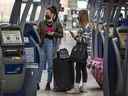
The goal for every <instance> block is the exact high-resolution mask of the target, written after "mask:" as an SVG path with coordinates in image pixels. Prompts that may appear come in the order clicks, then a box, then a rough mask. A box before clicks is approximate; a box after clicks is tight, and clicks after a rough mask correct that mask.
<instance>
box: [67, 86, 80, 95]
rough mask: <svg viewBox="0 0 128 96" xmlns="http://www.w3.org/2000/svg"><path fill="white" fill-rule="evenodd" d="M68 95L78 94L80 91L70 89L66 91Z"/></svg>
mask: <svg viewBox="0 0 128 96" xmlns="http://www.w3.org/2000/svg"><path fill="white" fill-rule="evenodd" d="M66 93H68V94H80V89H79V87H78V88H76V87H75V88H72V89H71V90H69V91H67V92H66Z"/></svg>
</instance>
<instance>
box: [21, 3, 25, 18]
mask: <svg viewBox="0 0 128 96" xmlns="http://www.w3.org/2000/svg"><path fill="white" fill-rule="evenodd" d="M25 6H26V3H23V4H22V5H21V14H20V20H21V18H22V15H23V12H24V9H25Z"/></svg>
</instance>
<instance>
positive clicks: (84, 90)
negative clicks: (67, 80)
mask: <svg viewBox="0 0 128 96" xmlns="http://www.w3.org/2000/svg"><path fill="white" fill-rule="evenodd" d="M80 92H84V93H87V92H88V91H87V87H86V86H81V87H80Z"/></svg>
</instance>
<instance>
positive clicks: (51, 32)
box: [39, 6, 63, 90]
mask: <svg viewBox="0 0 128 96" xmlns="http://www.w3.org/2000/svg"><path fill="white" fill-rule="evenodd" d="M39 35H40V38H41V43H40V47H41V54H42V63H41V66H40V68H41V70H44V69H45V68H46V64H48V65H47V66H48V69H47V71H48V79H47V85H46V88H45V90H51V88H50V83H51V81H52V71H53V53H54V51H55V46H57V45H55V41H56V40H57V39H59V38H62V37H63V28H62V26H61V24H60V23H59V21H58V18H57V10H56V8H55V7H54V6H52V7H49V8H47V10H46V15H45V19H44V20H43V21H41V22H40V23H39Z"/></svg>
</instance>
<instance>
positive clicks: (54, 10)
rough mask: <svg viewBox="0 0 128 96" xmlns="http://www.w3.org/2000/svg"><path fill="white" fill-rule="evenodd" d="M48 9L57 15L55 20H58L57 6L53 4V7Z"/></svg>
mask: <svg viewBox="0 0 128 96" xmlns="http://www.w3.org/2000/svg"><path fill="white" fill-rule="evenodd" d="M47 9H48V10H50V11H51V12H52V13H53V14H54V15H55V18H54V21H56V20H57V19H58V11H57V9H56V7H55V6H51V7H48V8H47Z"/></svg>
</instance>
